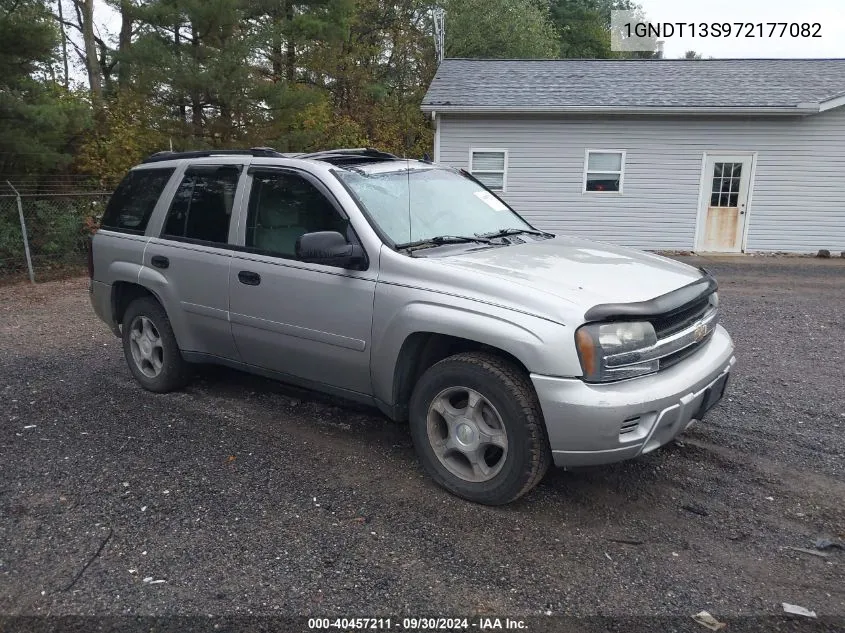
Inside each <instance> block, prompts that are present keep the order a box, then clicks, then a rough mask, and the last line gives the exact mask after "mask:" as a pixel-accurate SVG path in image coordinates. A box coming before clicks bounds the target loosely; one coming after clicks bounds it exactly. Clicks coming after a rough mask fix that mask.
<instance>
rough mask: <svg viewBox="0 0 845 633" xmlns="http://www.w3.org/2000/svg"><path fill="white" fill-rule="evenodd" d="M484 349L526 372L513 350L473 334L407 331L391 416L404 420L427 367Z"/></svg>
mask: <svg viewBox="0 0 845 633" xmlns="http://www.w3.org/2000/svg"><path fill="white" fill-rule="evenodd" d="M475 351H479V352H480V351H483V352H488V353H490V354H493V355H495V356H498V357H500V358H503V359H505V360H507V361H509V362H511V363H513V364H514V365H515V366H516V367H518V368H519V369H521V370H522V371H524V372H525V374H526V375H528V373H529V370H528V368H527V367H526V365H525V363H523V362H522V361H521V360H520V359H519V358H518V357H517V356H515V355H514V354H513V353H511V352H509V351H507V350H505V349H503V348H501V347H497V346H494V345H490V344H489V343H485V342H482V341H479V340H475V339H473V338H465V337H461V336H454V335H451V334H443V333H440V332H434V331H417V332H412V333H410V334H409V335H408V336H407V337H406V338H405V340H404V341H403V343H402V346H401V347H400V349H399V354H398V356H397V360H396V365H395V367H394V371H393V388H392V403H393V406H392V417H393V418H394V419H396V420H402V421H404V420H407V418H408V403H409V401H410V399H411V393H412V392H413V390H414V386H415V385H416V383H417V381H418V380H419V378H420V376H422V375H423V374H424V373H425V372H426V370H428V368H429V367H431V366H432V365H434V364H435V363H438V362H440V361H441V360H443V359H444V358H448V357H450V356H454V355H455V354H460V353H463V352H475Z"/></svg>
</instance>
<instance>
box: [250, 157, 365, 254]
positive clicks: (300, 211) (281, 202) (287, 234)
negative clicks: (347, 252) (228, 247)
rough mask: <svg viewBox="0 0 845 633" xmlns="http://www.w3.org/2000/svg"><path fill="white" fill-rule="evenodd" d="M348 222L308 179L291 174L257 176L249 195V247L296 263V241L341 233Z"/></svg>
mask: <svg viewBox="0 0 845 633" xmlns="http://www.w3.org/2000/svg"><path fill="white" fill-rule="evenodd" d="M347 225H348V221H347V220H346V219H344V218H342V217H341V216H340V214H339V213H338V212H337V210H336V209H335V207H334V205H332V203H331V202H329V200H328V199H327V198H326V197H325V196H324V195H323V194H322V193H320V191H319V190H318V189H317V188H316V187H315V186H314V185H312V184H311V183H310V182H308V181H307V180H305V179H304V178H302V177H300V176H297V175H295V174H290V173H255V174H254V175H253V179H252V190H251V191H250V194H249V207H248V211H247V226H246V246H247V247H249V248H252V249H255V250H257V251H260V252H262V253H267V254H268V255H277V256H279V257H285V258H287V259H296V240H297V239H298V238H299V237H300V236H302V235H304V234H305V233H313V232H315V231H337V232H339V233H341V234H343V235H346V229H347Z"/></svg>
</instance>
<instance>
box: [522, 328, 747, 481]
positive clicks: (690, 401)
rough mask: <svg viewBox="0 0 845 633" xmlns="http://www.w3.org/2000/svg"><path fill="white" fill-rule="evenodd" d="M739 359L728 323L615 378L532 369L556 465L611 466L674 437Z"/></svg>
mask: <svg viewBox="0 0 845 633" xmlns="http://www.w3.org/2000/svg"><path fill="white" fill-rule="evenodd" d="M734 363H736V359H735V358H734V355H733V342H732V341H731V337H730V335H729V334H728V333H727V332H726V331H725V329H724V328H723V327H722V326H717V327H716V330H715V331H714V333H713V335H712V336H711V337H710V340H709V341H707V342H706V343H705V344H704V345H702V347H701V349H699V350H697V351H696V352H695V353H694V354H693V355H692V356H690V357H689V358H687V359H685V360H683V361H682V362H680V363H678V364H677V365H675V366H673V367H670V368H668V369H666V370H664V371H661V372H658V373H656V374H651V375H649V376H643V377H641V378H633V379H631V380H623V381H621V382H617V383H606V384H589V383H585V382H584V381H582V380H580V379H578V378H555V377H552V376H542V375H538V374H531V381H532V382H533V383H534V389H535V390H536V392H537V396H538V398H539V400H540V406H541V408H542V410H543V417H544V418H545V421H546V430H547V432H548V435H549V444H550V445H551V449H552V455H553V456H554V462H555V465H556V466H563V467H573V466H592V465H597V464H609V463H611V462H618V461H622V460H625V459H630V458H632V457H637V456H638V455H642V454H645V453H648V452H651V451H653V450H654V449H656V448H658V447H659V446H662V445H664V444H666V443H667V442H670V441H671V440H672V439H673V438H675V437H676V436H677V435H678V434H679V433H681V432H683V431H684V430H685V429H686V428H687V427H688V426H689V425H690V424H691V423H692V422H693V421H694V420H695V419H696V418H698V417H700V416H701V415H702V414H703V413H704V411H703V409H706V408H708V406H707V405H710V406H712V405H713V404H715V402H716V401H718V400H719V398H720V397H721V395H722V392H723V390H724V387H725V382H726V381H727V378H728V374H729V372H730V370H731V368H732V367H733V365H734Z"/></svg>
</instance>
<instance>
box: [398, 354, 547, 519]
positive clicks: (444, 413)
mask: <svg viewBox="0 0 845 633" xmlns="http://www.w3.org/2000/svg"><path fill="white" fill-rule="evenodd" d="M410 425H411V435H412V438H413V441H414V447H415V448H416V451H417V454H418V455H419V457H420V461H421V462H422V464H423V467H424V468H425V469H426V471H427V472H428V473H429V474H430V475H431V476H432V477H433V478H434V480H435V481H436V482H437V483H439V484H440V485H441V486H443V487H444V488H446V489H447V490H449V491H450V492H452V493H454V494H456V495H458V496H460V497H463V498H465V499H469V500H471V501H475V502H478V503H484V504H487V505H501V504H505V503H508V502H510V501H513V500H514V499H517V498H519V497H521V496H522V495H524V494H525V493H526V492H528V491H529V490H531V488H533V487H534V486H535V485H536V484H537V483H538V482H539V481H540V480H541V479H542V478H543V475H544V474H545V472H546V470H547V469H548V467H549V464H550V463H551V451H550V449H549V442H548V438H547V436H546V429H545V426H544V424H543V417H542V412H541V411H540V406H539V403H538V402H537V397H536V395H535V393H534V389H533V387H532V385H531V382H530V381H529V380H528V377H527V376H526V375H525V372H524V371H523V370H522V369H521V368H519V367H517V366H516V365H514V364H513V363H510V362H508V361H507V360H505V359H502V358H500V357H498V356H495V355H493V354H488V353H483V352H470V353H465V354H457V355H455V356H451V357H449V358H447V359H445V360H442V361H440V362H439V363H436V364H435V365H433V366H432V367H430V368H429V369H428V370H427V371H426V372H425V373H424V374H423V375H422V377H421V378H420V380H419V381H418V382H417V384H416V386H415V388H414V393H413V395H412V397H411V403H410Z"/></svg>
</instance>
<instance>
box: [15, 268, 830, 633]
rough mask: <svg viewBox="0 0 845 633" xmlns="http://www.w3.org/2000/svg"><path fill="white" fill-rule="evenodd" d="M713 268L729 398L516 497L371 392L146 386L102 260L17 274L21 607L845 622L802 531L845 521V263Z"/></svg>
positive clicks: (212, 380)
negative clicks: (430, 461) (110, 320)
mask: <svg viewBox="0 0 845 633" xmlns="http://www.w3.org/2000/svg"><path fill="white" fill-rule="evenodd" d="M698 263H702V261H698ZM703 263H704V265H705V266H706V267H708V269H710V270H711V271H712V272H713V273H715V274H716V276H717V277H718V279H719V281H720V284H721V296H722V300H723V306H724V311H723V312H724V316H723V323H724V324H725V325H726V327H727V328H728V329H729V331H730V332H731V334H732V335H733V336H734V338H735V340H736V345H737V357H738V360H739V363H738V366H737V368H736V371H735V374H734V376H733V379H732V382H731V384H730V386H729V394H728V397H727V398H726V399H725V400H724V401H723V403H722V404H721V405H720V406H719V407H717V408H716V409H715V410H713V411H712V412H711V414H710V416H709V418H708V419H707V420H706V421H705V422H704V423H702V424H700V425H698V426H697V427H696V428H694V429H693V430H691V431H689V432H688V433H687V434H686V435H685V436H683V440H682V442H678V443H677V444H675V445H671V446H668V447H666V448H665V449H663V450H660V451H657V452H655V453H652V454H650V455H648V456H646V457H644V458H642V459H639V460H636V461H633V462H628V463H623V464H618V465H614V466H609V467H602V468H597V469H592V470H586V471H577V472H561V471H554V472H551V473H550V474H549V475H548V476H547V477H546V479H545V480H544V481H543V483H542V484H541V485H540V486H539V487H538V488H537V489H536V490H535V491H534V492H532V493H531V494H529V495H528V496H527V497H525V498H524V499H522V500H520V501H519V502H517V503H515V504H512V505H510V506H507V507H504V508H496V509H494V508H487V507H480V506H476V505H472V504H470V503H467V502H464V501H461V500H459V499H457V498H455V497H452V496H450V495H449V494H447V493H446V492H444V491H442V490H440V489H439V488H437V487H436V486H435V485H433V484H432V482H431V481H430V480H429V479H428V478H426V477H425V476H424V474H423V473H422V471H421V469H420V467H419V466H418V465H417V461H416V459H415V457H414V453H413V449H412V447H411V442H410V438H409V435H408V432H407V428H406V427H405V426H403V425H398V424H394V423H391V422H389V421H388V420H386V419H385V418H384V417H382V416H380V415H379V414H377V413H374V412H372V411H369V410H366V409H363V408H354V407H349V406H345V405H340V404H339V403H337V402H333V401H331V400H328V399H325V398H321V397H319V396H315V395H314V394H311V393H308V392H304V391H298V390H294V389H291V388H288V387H285V386H282V385H280V384H277V383H273V382H270V381H267V380H264V379H259V378H254V377H250V376H247V375H243V374H239V373H237V372H233V371H229V370H223V369H214V368H212V369H204V370H202V371H201V373H200V376H199V377H198V379H197V380H196V381H195V382H194V383H193V384H192V385H191V386H190V387H189V388H188V389H187V390H186V391H184V392H183V393H177V394H170V395H154V394H151V393H147V392H145V391H143V390H142V389H141V388H140V387H139V386H138V385H136V383H135V382H134V381H133V379H132V378H131V376H130V373H129V371H128V369H127V368H126V366H125V363H124V360H123V356H122V352H121V347H120V344H119V341H118V340H117V339H116V338H115V337H114V336H113V335H112V334H111V333H110V332H109V331H108V329H107V328H106V326H105V325H104V324H102V323H100V322H99V321H98V320H97V319H96V318H95V316H94V314H93V313H92V311H91V309H90V307H89V304H88V296H87V279H74V280H70V281H64V282H51V283H45V284H42V285H38V286H36V287H30V286H29V285H17V286H10V287H5V288H0V402H2V411H0V420H2V425H0V438H2V442H0V613H4V614H7V615H9V614H34V615H37V614H47V613H50V614H53V615H56V614H88V615H107V614H115V615H117V614H152V615H156V614H172V613H180V614H317V615H340V616H355V615H358V616H361V615H374V614H382V615H391V614H392V615H394V616H397V615H401V614H412V615H420V614H429V615H438V614H439V615H450V614H452V615H458V614H463V615H466V614H498V615H502V616H504V615H531V614H547V613H551V614H555V615H557V614H561V615H562V614H573V615H592V614H600V615H608V616H634V615H682V616H684V617H685V618H687V619H688V618H689V615H691V614H693V613H696V612H698V611H701V610H702V609H706V610H707V611H709V612H711V613H712V614H714V615H715V616H717V617H719V618H722V619H724V618H731V617H737V616H760V615H764V614H772V615H774V614H780V613H782V607H781V603H782V602H788V603H794V604H797V605H801V606H804V607H806V608H808V609H812V610H814V611H816V612H817V613H818V615H819V616H820V617H821V616H835V617H836V618H845V551H842V550H838V549H835V548H833V549H830V550H828V551H825V552H820V553H821V554H824V555H826V556H818V555H812V554H809V553H805V552H800V551H797V550H793V549H789V548H790V547H798V548H810V549H813V547H814V545H813V544H814V540H815V539H816V538H819V537H825V538H829V539H843V538H845V440H843V437H845V395H843V394H845V378H843V375H845V372H843V368H845V365H844V364H843V357H845V261H842V262H840V261H837V260H831V261H827V262H822V261H816V260H807V259H794V258H786V259H780V258H762V257H761V258H748V259H746V260H743V261H741V262H737V261H736V260H718V261H716V260H713V261H704V262H703ZM832 622H833V624H836V623H837V622H838V623H839V624H845V619H839V620H833V621H832ZM833 624H831V626H832V625H833ZM693 625H694V626H698V625H695V624H694V623H693ZM0 628H2V627H0ZM700 630H702V631H706V629H704V628H703V627H700ZM729 630H730V629H728V631H729Z"/></svg>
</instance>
